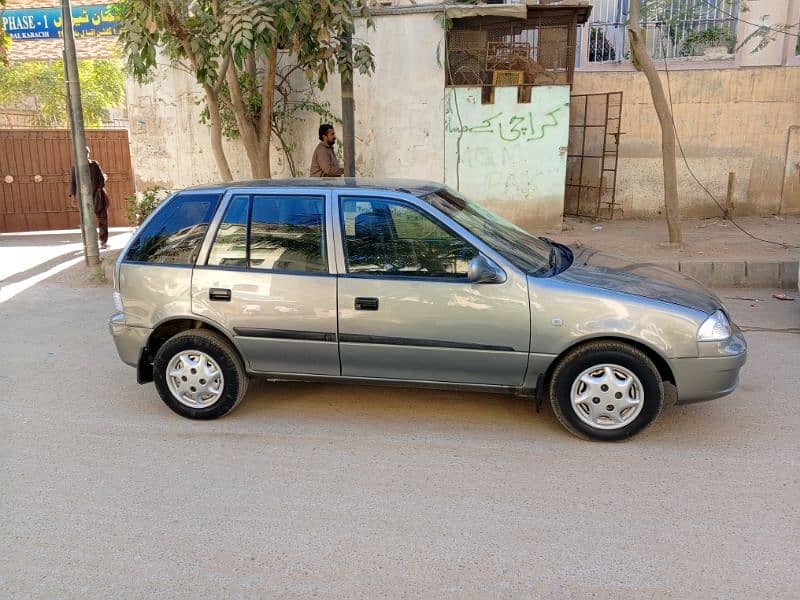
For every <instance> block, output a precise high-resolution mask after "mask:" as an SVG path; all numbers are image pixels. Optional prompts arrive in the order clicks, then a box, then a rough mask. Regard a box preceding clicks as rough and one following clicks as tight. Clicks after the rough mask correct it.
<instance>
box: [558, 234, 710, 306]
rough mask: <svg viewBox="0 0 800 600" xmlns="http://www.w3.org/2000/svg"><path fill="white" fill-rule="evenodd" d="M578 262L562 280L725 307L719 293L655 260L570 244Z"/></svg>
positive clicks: (685, 303)
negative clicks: (632, 259) (644, 260)
mask: <svg viewBox="0 0 800 600" xmlns="http://www.w3.org/2000/svg"><path fill="white" fill-rule="evenodd" d="M569 248H570V250H572V252H573V254H574V261H573V263H572V266H570V267H569V268H568V269H567V270H566V271H563V272H561V273H559V274H558V275H556V277H558V279H560V280H562V281H568V282H570V283H577V284H580V285H588V286H592V287H597V288H602V289H606V290H613V291H616V292H623V293H626V294H634V295H636V296H644V297H645V298H652V299H654V300H661V301H663V302H670V303H672V304H678V305H680V306H686V307H688V308H693V309H696V310H700V311H702V312H704V313H706V314H711V313H713V312H714V311H716V310H718V309H719V308H721V306H722V303H721V302H720V299H719V298H718V297H717V295H716V294H714V293H713V292H711V291H710V290H709V289H707V288H706V287H704V286H703V285H702V284H700V283H699V282H698V281H696V280H694V279H692V278H691V277H688V276H686V275H682V274H681V273H678V272H677V271H673V270H672V269H669V268H667V267H661V266H659V265H654V264H652V263H633V262H630V261H627V260H624V259H621V258H617V257H615V256H609V255H607V254H602V253H600V252H599V251H597V250H593V249H591V248H587V247H585V246H582V245H580V244H572V245H570V246H569Z"/></svg>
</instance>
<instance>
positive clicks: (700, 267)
mask: <svg viewBox="0 0 800 600" xmlns="http://www.w3.org/2000/svg"><path fill="white" fill-rule="evenodd" d="M680 271H681V273H683V274H684V275H688V276H689V277H692V278H693V279H696V280H697V281H699V282H700V283H702V284H703V285H711V274H712V272H713V263H710V262H706V261H702V262H692V261H686V262H681V264H680Z"/></svg>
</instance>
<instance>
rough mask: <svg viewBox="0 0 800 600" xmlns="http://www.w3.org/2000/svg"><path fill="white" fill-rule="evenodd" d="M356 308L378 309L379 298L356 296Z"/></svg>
mask: <svg viewBox="0 0 800 600" xmlns="http://www.w3.org/2000/svg"><path fill="white" fill-rule="evenodd" d="M355 307H356V310H378V299H377V298H356V302H355Z"/></svg>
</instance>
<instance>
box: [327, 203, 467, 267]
mask: <svg viewBox="0 0 800 600" xmlns="http://www.w3.org/2000/svg"><path fill="white" fill-rule="evenodd" d="M342 222H343V226H344V227H343V229H344V237H345V248H346V254H347V270H348V272H349V273H361V274H374V275H393V276H412V277H448V278H466V277H467V271H468V269H469V262H470V260H472V259H473V258H474V257H475V256H477V254H478V252H477V250H475V248H473V247H472V246H471V245H470V244H468V243H467V242H465V241H464V240H462V239H461V238H459V237H458V236H456V235H455V234H454V233H452V232H450V231H448V230H447V229H446V228H445V227H443V226H442V225H441V224H439V223H438V222H436V221H435V220H434V219H433V218H431V217H430V216H428V215H426V214H424V213H423V212H421V211H419V210H417V209H416V208H414V207H411V206H409V205H406V204H402V203H398V202H394V201H391V200H381V199H371V198H369V199H367V198H343V200H342Z"/></svg>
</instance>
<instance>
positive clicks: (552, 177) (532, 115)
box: [445, 86, 570, 229]
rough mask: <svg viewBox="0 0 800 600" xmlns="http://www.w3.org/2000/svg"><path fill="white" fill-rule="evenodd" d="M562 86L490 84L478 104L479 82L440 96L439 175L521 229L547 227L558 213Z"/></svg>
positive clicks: (564, 106)
mask: <svg viewBox="0 0 800 600" xmlns="http://www.w3.org/2000/svg"><path fill="white" fill-rule="evenodd" d="M569 95H570V89H569V86H541V87H536V88H534V89H533V92H532V95H531V101H530V103H518V102H517V89H516V88H515V87H508V88H497V89H496V90H495V92H494V102H493V103H492V104H481V89H480V88H477V87H475V88H451V89H448V90H447V94H446V95H445V181H446V182H447V184H448V185H449V186H451V187H453V188H458V189H459V190H460V191H461V192H462V193H464V194H465V195H466V196H468V197H470V198H473V199H475V200H478V201H479V202H481V203H482V204H484V205H485V206H487V207H490V208H492V209H493V210H495V211H497V212H498V213H500V214H502V215H503V216H505V217H506V218H508V219H510V220H512V221H513V222H515V223H517V224H518V225H520V226H522V227H526V228H531V229H533V228H554V227H557V226H559V225H560V223H561V216H562V213H563V212H564V180H565V177H566V165H567V141H568V137H569Z"/></svg>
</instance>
